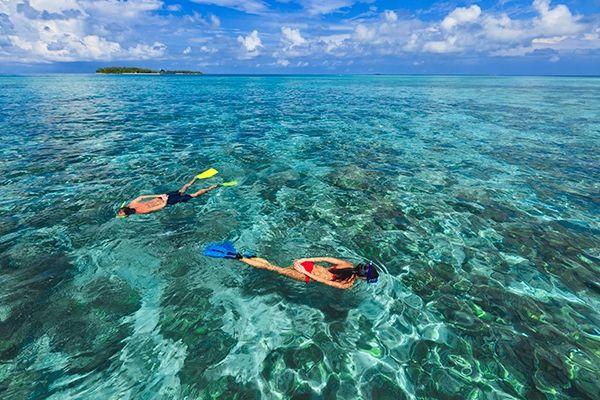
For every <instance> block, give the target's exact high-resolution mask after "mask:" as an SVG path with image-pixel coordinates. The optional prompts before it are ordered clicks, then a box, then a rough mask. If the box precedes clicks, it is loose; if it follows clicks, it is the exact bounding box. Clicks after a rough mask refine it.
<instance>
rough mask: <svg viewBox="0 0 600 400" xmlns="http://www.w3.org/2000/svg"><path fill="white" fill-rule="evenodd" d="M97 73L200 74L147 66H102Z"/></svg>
mask: <svg viewBox="0 0 600 400" xmlns="http://www.w3.org/2000/svg"><path fill="white" fill-rule="evenodd" d="M96 73H97V74H119V75H123V74H141V75H202V72H199V71H186V70H174V71H169V70H165V69H161V70H160V71H156V70H153V69H148V68H139V67H104V68H98V69H97V70H96Z"/></svg>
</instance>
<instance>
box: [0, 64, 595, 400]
mask: <svg viewBox="0 0 600 400" xmlns="http://www.w3.org/2000/svg"><path fill="white" fill-rule="evenodd" d="M599 105H600V79H589V78H587V79H584V78H541V77H540V78H533V77H514V78H512V77H510V78H509V77H390V76H373V77H363V76H347V77H330V76H310V77H218V76H213V77H211V76H203V77H154V76H151V77H148V76H140V77H131V76H129V77H126V76H36V77H0V138H1V143H2V158H1V159H0V185H1V188H2V201H1V202H0V254H1V255H0V397H2V398H11V399H12V398H14V399H21V398H23V399H24V398H30V399H32V398H50V399H65V398H72V399H81V398H143V399H150V398H152V399H154V398H156V399H160V398H165V399H172V398H190V399H192V398H193V399H196V398H202V399H208V398H243V399H254V398H261V397H262V398H283V399H288V398H327V399H331V398H340V399H354V398H365V399H377V400H379V399H402V398H407V399H408V398H412V399H414V398H452V399H466V398H470V399H478V398H488V399H507V398H527V399H543V398H552V399H567V398H589V399H592V398H597V394H598V393H599V392H600V384H599V381H598V376H600V314H599V312H598V310H599V309H600V296H599V295H600V283H599V279H598V273H599V270H600V267H599V265H600V221H599V215H600V107H599ZM209 167H216V168H218V169H219V170H220V174H219V175H218V177H216V178H214V179H211V180H209V181H202V182H201V184H202V185H208V184H209V183H213V182H221V181H223V180H231V179H237V180H238V181H239V182H240V186H238V187H237V188H223V189H219V190H218V191H215V192H211V193H210V194H208V195H206V196H203V197H201V198H199V199H197V200H194V201H192V202H190V203H187V204H180V205H176V206H173V207H169V208H167V209H165V210H162V211H161V212H159V213H155V214H150V215H145V216H134V217H131V218H129V219H128V220H125V221H123V220H117V219H115V218H114V213H115V209H116V207H117V206H118V205H119V204H120V203H121V202H122V201H124V200H127V199H131V198H133V197H135V196H137V195H139V194H151V193H164V192H166V191H172V190H175V189H177V188H178V187H179V186H181V185H182V184H184V183H185V182H187V181H188V180H189V179H190V178H191V177H192V176H193V175H194V174H195V173H197V172H200V171H202V170H204V169H206V168H209ZM197 187H198V188H199V187H201V186H197ZM225 239H229V240H232V241H234V242H235V243H236V244H237V245H238V246H239V247H242V248H247V249H252V250H255V251H256V252H257V253H258V254H259V255H261V256H263V257H265V258H267V259H269V260H271V261H272V262H274V263H276V264H279V265H283V266H285V265H289V263H290V262H291V261H292V260H293V259H294V258H297V257H303V256H318V255H331V256H339V257H345V258H348V259H351V260H353V261H361V260H367V259H371V260H374V261H375V262H376V263H378V264H379V265H380V266H381V269H382V270H384V271H385V272H384V273H382V276H381V278H380V282H379V283H378V284H377V285H366V284H364V283H361V284H359V285H357V286H356V287H355V288H353V289H352V290H350V291H339V290H335V289H332V288H328V287H325V286H321V285H317V284H314V283H311V284H309V285H305V284H303V283H299V282H295V281H291V280H287V279H285V278H283V277H281V276H278V275H274V274H272V273H269V272H267V271H260V270H255V269H252V268H250V267H247V266H244V265H242V264H239V263H236V262H234V261H221V260H214V259H209V258H206V257H203V256H202V255H201V250H202V249H203V247H204V245H205V244H206V243H208V242H213V241H220V240H225ZM236 396H237V397H236Z"/></svg>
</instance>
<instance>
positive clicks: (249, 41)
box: [237, 30, 263, 58]
mask: <svg viewBox="0 0 600 400" xmlns="http://www.w3.org/2000/svg"><path fill="white" fill-rule="evenodd" d="M237 41H238V42H239V43H241V44H242V48H243V49H244V54H243V55H242V58H254V57H256V56H258V55H259V54H260V51H259V48H260V47H263V45H262V42H261V40H260V37H259V36H258V31H256V30H254V31H252V32H251V33H250V34H249V35H248V36H242V35H240V36H238V37H237Z"/></svg>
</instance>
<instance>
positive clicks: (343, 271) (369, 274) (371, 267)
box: [329, 262, 379, 283]
mask: <svg viewBox="0 0 600 400" xmlns="http://www.w3.org/2000/svg"><path fill="white" fill-rule="evenodd" d="M329 271H330V272H331V273H332V274H333V280H334V281H345V280H347V279H350V278H352V276H354V275H356V276H358V277H360V278H365V279H366V280H367V282H369V283H375V282H377V280H378V279H379V272H377V268H375V264H373V263H372V262H368V263H361V264H357V265H356V266H354V268H335V267H334V268H330V269H329Z"/></svg>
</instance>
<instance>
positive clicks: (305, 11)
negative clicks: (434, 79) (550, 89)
mask: <svg viewBox="0 0 600 400" xmlns="http://www.w3.org/2000/svg"><path fill="white" fill-rule="evenodd" d="M193 1H194V2H195V3H198V4H207V5H213V6H215V5H216V6H222V7H228V8H231V9H235V10H238V11H241V12H245V13H247V14H248V15H245V16H243V23H244V24H249V26H260V27H261V31H260V35H259V32H258V31H257V30H251V31H243V32H245V33H243V34H240V33H239V31H238V30H236V29H235V28H236V26H235V21H233V20H232V21H228V25H231V27H232V28H234V29H220V27H221V19H220V18H219V17H217V16H216V15H213V14H210V13H204V14H200V13H199V12H198V11H197V10H198V9H199V7H197V6H194V8H190V6H189V5H185V6H179V5H178V4H171V5H167V4H165V2H164V1H161V0H135V1H134V0H129V1H123V0H103V1H96V0H0V61H6V60H8V61H21V62H57V61H87V60H124V59H127V60H129V59H131V60H134V59H149V58H160V59H168V58H169V57H173V58H177V57H182V55H185V56H187V57H189V58H192V57H193V58H195V59H197V61H201V62H204V63H206V65H209V64H210V63H211V62H213V61H214V60H213V59H217V57H215V56H214V55H213V54H215V53H216V52H218V53H219V57H218V63H220V64H221V65H227V64H228V63H231V61H232V60H234V59H242V60H250V59H253V58H255V57H257V56H259V55H261V56H263V57H264V58H265V60H262V59H261V64H262V65H263V66H264V65H270V66H277V65H278V66H281V67H285V66H297V65H299V64H298V63H305V62H308V61H310V63H311V64H312V65H321V62H322V61H324V60H325V59H327V60H329V63H328V64H327V66H328V67H335V66H338V67H339V66H345V65H347V63H348V62H349V61H353V60H355V61H356V62H357V63H359V62H360V61H359V59H364V60H369V62H374V60H375V59H377V57H380V58H381V59H386V58H388V59H393V58H398V59H401V58H402V59H408V58H410V57H415V59H418V57H417V56H418V55H419V54H422V53H426V54H427V56H425V57H430V58H431V57H438V55H442V54H452V55H453V57H469V58H471V59H476V58H477V57H480V56H481V57H486V56H509V57H520V56H524V55H528V54H534V53H535V54H537V55H538V56H540V57H545V59H546V60H550V59H551V58H557V57H558V58H560V59H562V60H564V59H566V58H567V57H568V55H569V54H575V53H576V52H582V51H588V52H592V51H598V50H600V15H587V16H581V15H577V14H576V13H575V12H574V11H573V10H572V9H570V8H569V7H568V6H567V5H565V4H561V3H560V0H555V1H550V0H529V3H528V4H526V5H522V6H520V7H518V8H517V7H511V8H508V9H507V11H498V10H497V9H496V8H491V9H486V8H483V9H482V8H481V7H480V6H479V5H475V4H473V5H469V6H463V7H455V8H453V9H450V10H448V12H447V13H446V14H445V15H444V16H442V17H440V18H437V19H431V18H426V19H422V18H420V17H419V15H420V14H419V13H414V14H412V15H411V14H407V13H402V14H400V13H397V12H395V11H393V10H386V9H385V8H379V9H378V8H377V4H372V7H371V8H370V9H369V10H368V11H366V12H365V10H364V9H365V8H366V7H353V6H354V5H355V4H357V3H359V2H362V3H374V2H373V1H371V0H331V1H322V0H285V1H287V2H290V1H293V2H295V3H297V4H299V5H300V8H290V10H287V9H286V10H287V11H286V12H285V13H277V12H276V10H275V9H274V8H273V9H269V6H268V4H270V3H268V2H267V1H266V0H248V1H235V0H193ZM282 1H284V0H282ZM180 3H181V4H184V3H183V2H180ZM169 11H170V12H169ZM323 15H326V16H323ZM230 22H231V23H230ZM254 24H256V25H254ZM246 26H248V25H246ZM238 27H239V26H238ZM228 28H229V26H228ZM196 43H197V45H196V46H194V44H196ZM187 44H190V45H192V47H193V51H192V48H185V47H186V46H187ZM200 45H202V46H201V47H197V46H200ZM170 49H177V50H174V51H173V52H172V53H171V54H169V50H170ZM267 58H268V59H267ZM236 63H237V61H236ZM255 64H256V62H255V61H253V62H252V65H255ZM240 65H242V64H240ZM246 65H250V62H248V63H247V64H246Z"/></svg>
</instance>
